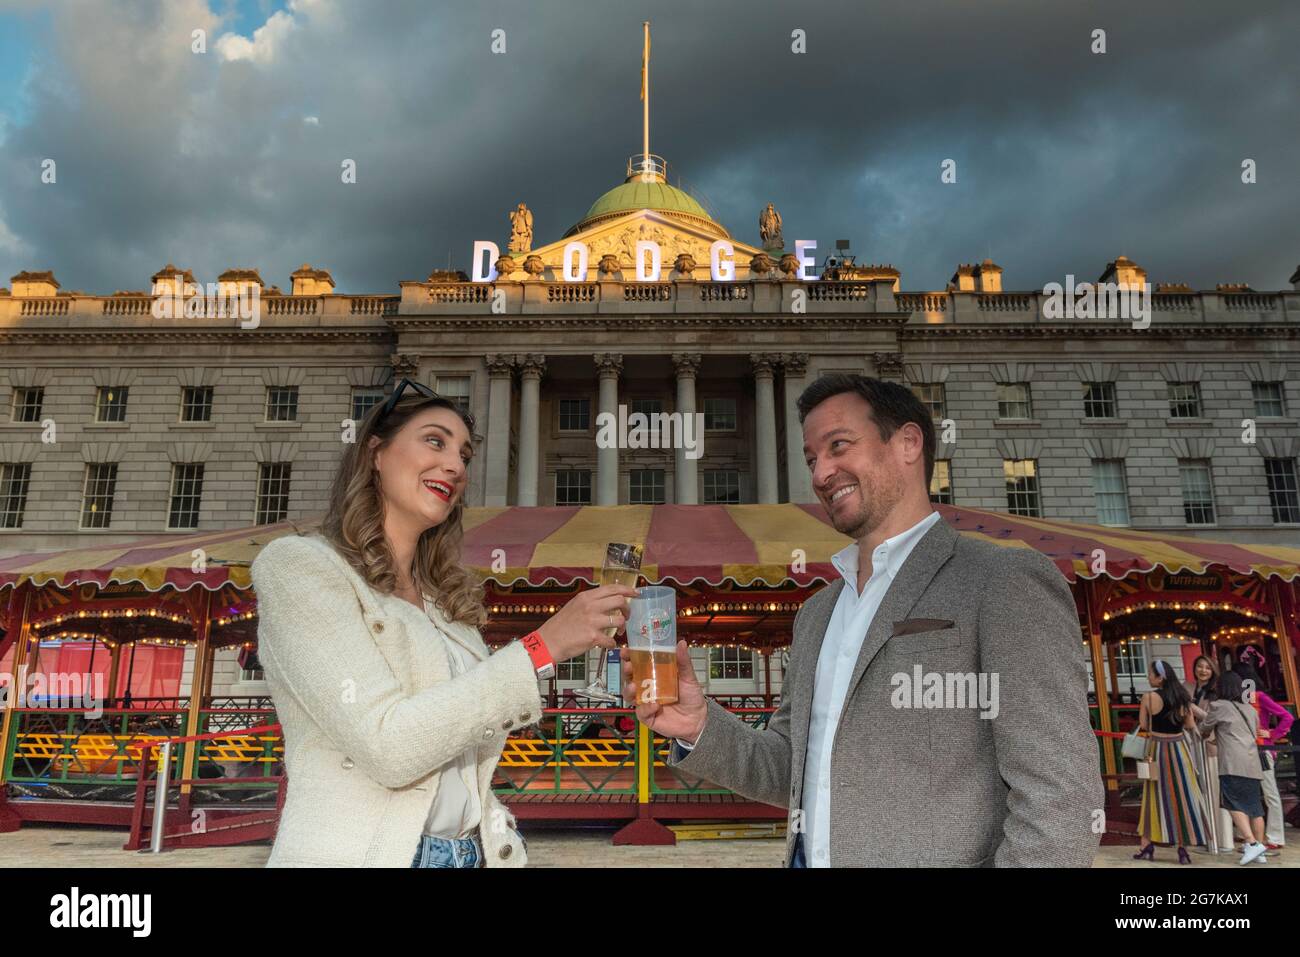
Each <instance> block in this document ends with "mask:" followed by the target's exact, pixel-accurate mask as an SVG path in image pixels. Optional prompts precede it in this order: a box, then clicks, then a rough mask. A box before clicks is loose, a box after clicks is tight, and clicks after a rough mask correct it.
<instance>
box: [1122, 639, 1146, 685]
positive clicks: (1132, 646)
mask: <svg viewBox="0 0 1300 957" xmlns="http://www.w3.org/2000/svg"><path fill="white" fill-rule="evenodd" d="M1149 667H1150V665H1149V664H1148V663H1147V643H1146V642H1145V641H1126V642H1123V643H1122V644H1121V645H1120V646H1119V650H1117V651H1116V652H1115V674H1116V675H1117V676H1119V677H1122V678H1127V677H1129V676H1130V675H1132V676H1133V677H1134V678H1142V677H1144V676H1145V675H1146V673H1147V669H1148V668H1149Z"/></svg>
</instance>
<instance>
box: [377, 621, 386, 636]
mask: <svg viewBox="0 0 1300 957" xmlns="http://www.w3.org/2000/svg"><path fill="white" fill-rule="evenodd" d="M383 630H384V623H383V622H382V621H377V622H375V631H376V632H379V633H381V634H382V633H383Z"/></svg>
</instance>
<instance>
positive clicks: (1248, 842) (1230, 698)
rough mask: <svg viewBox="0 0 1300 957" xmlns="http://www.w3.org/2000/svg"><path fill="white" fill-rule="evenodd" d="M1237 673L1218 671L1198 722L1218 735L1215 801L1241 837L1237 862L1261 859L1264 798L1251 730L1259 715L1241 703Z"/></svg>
mask: <svg viewBox="0 0 1300 957" xmlns="http://www.w3.org/2000/svg"><path fill="white" fill-rule="evenodd" d="M1244 697H1245V691H1244V688H1243V686H1242V683H1241V676H1240V675H1238V674H1237V673H1236V672H1233V671H1225V672H1224V673H1223V674H1221V675H1219V697H1218V699H1217V700H1215V701H1212V702H1210V707H1209V708H1208V709H1207V710H1208V712H1209V713H1208V714H1207V715H1206V717H1205V719H1204V720H1203V721H1201V722H1199V723H1198V725H1197V728H1198V730H1199V731H1200V732H1201V734H1209V733H1210V732H1214V735H1215V737H1217V738H1218V739H1219V802H1220V804H1221V805H1222V806H1223V807H1225V808H1227V810H1228V813H1229V814H1231V815H1232V823H1233V824H1234V825H1236V828H1237V833H1238V834H1240V835H1241V839H1242V844H1243V848H1242V855H1241V863H1242V864H1249V863H1250V862H1251V861H1253V860H1256V859H1258V860H1261V861H1262V860H1264V851H1265V847H1264V800H1263V795H1262V794H1261V792H1260V786H1259V785H1260V780H1261V779H1262V778H1263V776H1264V772H1263V771H1262V770H1260V766H1259V751H1258V748H1257V747H1256V745H1255V732H1256V730H1257V729H1258V727H1259V719H1258V717H1257V716H1256V715H1255V709H1254V708H1252V707H1251V706H1250V705H1249V704H1243V703H1242V702H1243V699H1244Z"/></svg>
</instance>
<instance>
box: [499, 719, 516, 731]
mask: <svg viewBox="0 0 1300 957" xmlns="http://www.w3.org/2000/svg"><path fill="white" fill-rule="evenodd" d="M513 726H514V722H513V721H511V720H510V719H509V718H507V719H506V720H505V721H502V722H501V730H502V731H509V730H510V729H511V728H512V727H513Z"/></svg>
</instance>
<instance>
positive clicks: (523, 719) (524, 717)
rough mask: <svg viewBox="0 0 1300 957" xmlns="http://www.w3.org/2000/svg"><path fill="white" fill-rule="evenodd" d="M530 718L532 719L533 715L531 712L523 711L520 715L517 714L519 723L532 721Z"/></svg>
mask: <svg viewBox="0 0 1300 957" xmlns="http://www.w3.org/2000/svg"><path fill="white" fill-rule="evenodd" d="M532 720H533V716H532V715H531V714H529V713H528V712H527V711H525V712H524V713H523V714H521V715H520V716H519V723H520V724H527V723H528V722H529V721H532Z"/></svg>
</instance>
